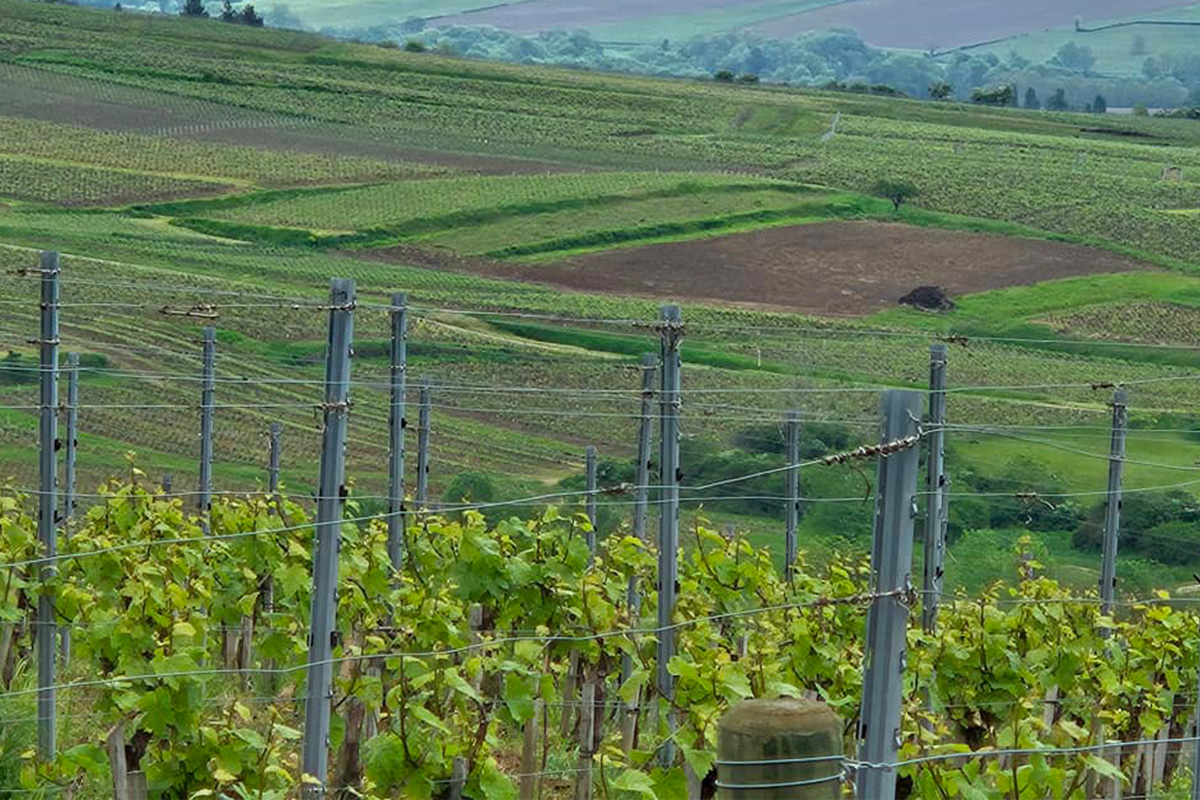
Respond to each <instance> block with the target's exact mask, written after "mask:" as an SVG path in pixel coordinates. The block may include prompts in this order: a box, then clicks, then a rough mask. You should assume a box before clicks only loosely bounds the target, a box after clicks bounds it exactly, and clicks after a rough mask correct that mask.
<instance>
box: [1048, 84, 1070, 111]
mask: <svg viewBox="0 0 1200 800" xmlns="http://www.w3.org/2000/svg"><path fill="white" fill-rule="evenodd" d="M1070 107H1071V104H1070V103H1068V102H1067V90H1066V89H1055V90H1054V95H1053V96H1052V97H1051V98H1050V99H1049V100H1047V101H1046V108H1048V109H1050V110H1051V111H1066V110H1067V109H1069V108H1070Z"/></svg>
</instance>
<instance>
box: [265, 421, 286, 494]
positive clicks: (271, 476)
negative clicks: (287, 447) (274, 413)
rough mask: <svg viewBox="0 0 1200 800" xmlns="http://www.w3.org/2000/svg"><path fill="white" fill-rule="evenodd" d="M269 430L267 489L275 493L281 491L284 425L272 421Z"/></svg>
mask: <svg viewBox="0 0 1200 800" xmlns="http://www.w3.org/2000/svg"><path fill="white" fill-rule="evenodd" d="M268 431H269V432H268V434H267V435H268V437H269V440H270V451H269V452H268V456H267V491H268V492H270V493H271V494H272V495H275V494H278V493H279V468H280V464H281V463H282V461H283V426H282V425H281V424H279V423H278V422H272V423H271V427H270V428H269V429H268Z"/></svg>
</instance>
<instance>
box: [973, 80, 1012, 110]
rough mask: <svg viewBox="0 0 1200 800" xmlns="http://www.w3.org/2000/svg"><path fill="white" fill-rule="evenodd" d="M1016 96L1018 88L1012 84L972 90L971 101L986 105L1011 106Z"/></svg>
mask: <svg viewBox="0 0 1200 800" xmlns="http://www.w3.org/2000/svg"><path fill="white" fill-rule="evenodd" d="M1016 97H1017V90H1016V89H1015V88H1014V87H1013V86H1011V85H1007V86H1000V87H997V88H995V89H972V90H971V102H972V103H979V104H980V105H985V106H1011V105H1012V104H1013V102H1014V101H1015V99H1016Z"/></svg>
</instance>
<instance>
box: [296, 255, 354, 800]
mask: <svg viewBox="0 0 1200 800" xmlns="http://www.w3.org/2000/svg"><path fill="white" fill-rule="evenodd" d="M329 305H330V311H329V344H328V349H327V351H326V355H325V403H324V427H323V434H322V438H321V467H320V477H319V482H318V484H319V488H318V495H317V523H316V528H315V530H314V538H315V540H316V541H315V545H314V547H313V595H312V618H311V620H312V621H311V626H310V629H309V639H308V681H307V682H308V686H307V697H306V702H305V707H304V757H303V772H304V775H305V776H311V778H312V779H315V780H316V781H317V782H316V783H311V782H310V783H307V784H306V788H305V796H306V797H309V798H319V797H323V796H324V795H325V782H326V780H327V778H328V767H329V716H330V713H331V711H332V708H331V706H332V700H333V664H332V663H331V661H330V659H331V658H332V655H333V635H334V630H335V625H334V622H335V620H334V615H335V609H336V608H337V577H338V574H337V572H338V570H337V567H338V549H339V547H340V539H341V527H342V526H341V519H342V507H343V502H344V500H345V497H344V490H345V472H346V422H347V418H348V416H349V409H350V404H349V395H350V348H351V343H352V342H353V339H354V281H351V280H346V279H335V280H334V281H333V289H332V292H331V293H330V303H329Z"/></svg>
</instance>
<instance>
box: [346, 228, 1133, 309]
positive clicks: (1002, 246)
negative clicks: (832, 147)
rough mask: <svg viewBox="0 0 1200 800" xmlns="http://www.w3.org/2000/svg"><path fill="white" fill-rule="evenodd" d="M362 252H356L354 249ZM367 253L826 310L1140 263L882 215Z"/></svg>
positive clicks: (558, 280) (572, 285) (688, 296)
mask: <svg viewBox="0 0 1200 800" xmlns="http://www.w3.org/2000/svg"><path fill="white" fill-rule="evenodd" d="M358 255H359V256H362V255H364V254H362V253H359V254H358ZM366 255H369V256H370V257H372V258H377V259H380V260H387V261H397V262H402V263H408V264H423V265H426V266H433V267H438V268H442V269H451V270H455V271H469V272H475V273H483V274H487V275H491V276H495V277H503V278H511V279H516V280H524V281H533V282H537V283H544V284H549V285H553V286H557V287H561V288H564V289H576V290H581V291H586V292H606V293H614V294H624V295H647V296H653V297H657V298H673V299H679V300H695V301H704V302H714V301H723V302H728V303H738V304H744V305H752V306H759V307H769V308H785V309H789V310H795V311H805V312H810V313H814V314H823V315H839V316H845V315H860V314H870V313H872V312H875V311H879V310H881V309H885V308H890V307H892V306H894V305H896V301H897V300H898V299H899V298H900V297H901V296H903V295H904V294H906V293H908V292H909V291H910V290H911V289H913V288H914V287H916V286H921V285H925V284H933V285H939V286H944V287H946V288H947V289H948V290H949V292H950V295H951V297H954V296H957V295H961V294H967V293H971V292H981V291H985V290H988V289H998V288H1002V287H1005V286H1014V285H1027V284H1033V283H1038V282H1040V281H1047V280H1053V279H1056V278H1067V277H1072V276H1076V275H1090V274H1098V273H1106V272H1128V271H1130V270H1137V269H1147V268H1148V267H1147V265H1146V264H1144V263H1142V262H1140V261H1136V260H1134V259H1130V258H1125V257H1123V256H1119V255H1115V254H1113V253H1109V252H1106V251H1104V250H1097V249H1093V248H1089V247H1082V246H1077V245H1069V244H1061V243H1057V242H1044V241H1038V240H1034V239H1017V238H1012V237H1007V236H993V235H984V234H971V233H956V232H952V231H939V230H933V229H929V228H914V227H909V226H905V225H898V224H889V223H880V222H825V223H819V224H815V225H799V226H793V227H786V228H770V229H767V230H762V231H755V232H753V233H743V234H734V235H731V236H721V237H716V238H710V239H697V240H694V241H690V242H675V243H670V244H660V245H649V246H647V247H639V248H630V249H624V250H610V251H607V252H602V253H596V254H594V255H585V256H580V257H577V258H573V259H569V260H566V261H562V262H558V263H541V264H520V263H504V262H491V261H483V260H478V259H465V258H458V257H455V256H453V255H451V254H449V253H447V252H445V251H440V252H436V253H431V252H428V251H420V250H415V249H412V248H388V249H384V250H379V251H375V252H374V253H369V254H366Z"/></svg>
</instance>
